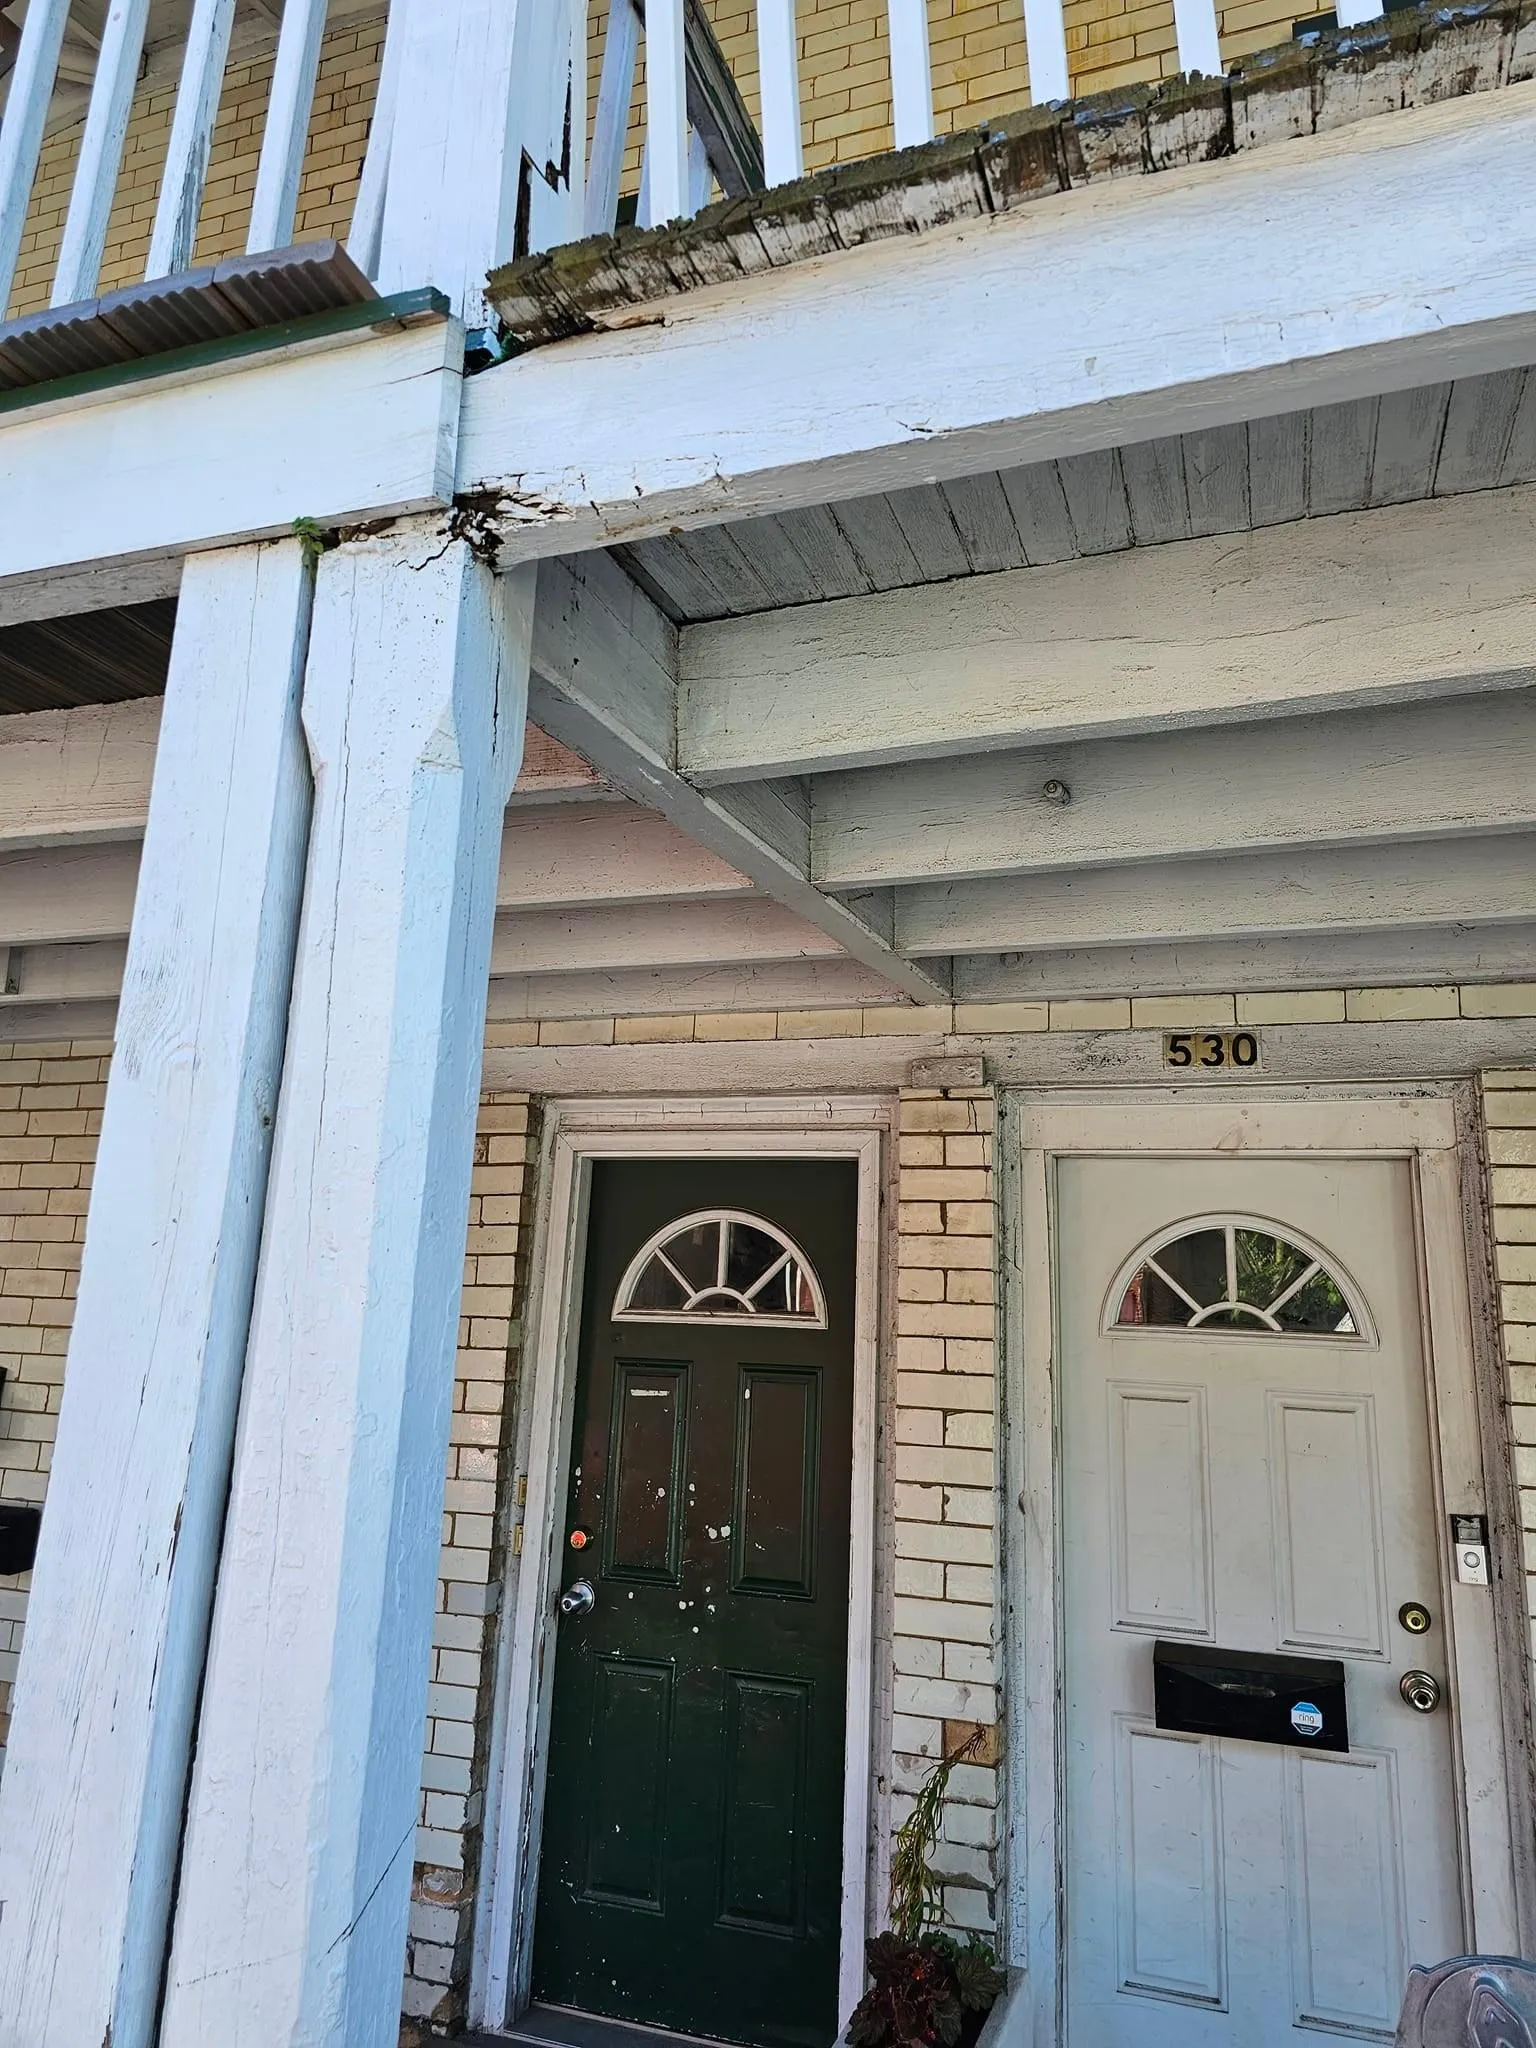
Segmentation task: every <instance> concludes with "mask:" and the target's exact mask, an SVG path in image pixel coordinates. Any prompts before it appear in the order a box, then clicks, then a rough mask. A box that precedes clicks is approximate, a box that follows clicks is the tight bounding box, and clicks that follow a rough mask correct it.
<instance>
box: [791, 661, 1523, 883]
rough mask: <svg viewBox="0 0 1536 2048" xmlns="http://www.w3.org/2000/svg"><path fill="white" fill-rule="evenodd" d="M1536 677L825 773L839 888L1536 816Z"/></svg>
mask: <svg viewBox="0 0 1536 2048" xmlns="http://www.w3.org/2000/svg"><path fill="white" fill-rule="evenodd" d="M1533 758H1536V691H1533V690H1529V689H1526V690H1499V691H1490V692H1486V693H1484V694H1482V695H1479V696H1472V697H1465V698H1461V699H1458V700H1454V701H1447V702H1442V703H1438V704H1409V705H1403V706H1399V707H1398V708H1396V709H1392V710H1386V709H1382V710H1377V711H1341V712H1336V713H1333V714H1331V715H1330V716H1328V717H1312V718H1278V719H1271V720H1268V721H1267V722H1265V723H1263V724H1253V725H1237V726H1208V727H1202V728H1196V729H1194V730H1191V731H1187V732H1159V733H1143V734H1137V735H1135V736H1134V737H1132V738H1128V739H1111V740H1089V741H1083V742H1080V743H1077V744H1073V745H1065V746H1059V747H1045V748H1036V749H1031V750H1029V751H1027V752H1019V753H1008V754H975V755H969V756H965V757H962V758H959V759H951V760H939V761H924V762H921V763H912V764H910V765H907V766H903V767H898V768H874V769H864V770H861V771H859V772H857V773H853V774H839V775H826V776H818V777H817V778H816V779H815V781H814V783H813V785H812V789H813V802H812V815H813V825H812V849H813V852H812V868H811V872H812V874H813V876H814V878H815V880H816V882H817V884H818V886H820V887H821V888H823V889H831V890H845V889H879V888H889V887H892V886H897V885H906V884H913V883H920V882H942V881H958V880H960V879H962V878H971V877H976V876H982V875H1006V874H1032V873H1047V872H1051V871H1059V870H1061V869H1067V868H1081V867H1097V866H1106V865H1112V864H1114V863H1117V862H1122V861H1158V860H1179V859H1193V858H1197V857H1202V856H1205V855H1209V854H1217V853H1238V852H1245V851H1248V852H1257V851H1259V850H1261V849H1265V848H1274V849H1281V848H1292V849H1296V848H1302V847H1319V846H1347V845H1350V844H1353V843H1362V842H1366V841H1371V840H1376V841H1393V840H1405V839H1427V838H1432V837H1438V836H1441V835H1448V836H1454V835H1458V834H1463V833H1471V832H1511V831H1522V830H1524V831H1528V830H1531V829H1532V828H1533V827H1536V776H1533V775H1532V774H1531V770H1530V763H1531V761H1532V759H1533Z"/></svg>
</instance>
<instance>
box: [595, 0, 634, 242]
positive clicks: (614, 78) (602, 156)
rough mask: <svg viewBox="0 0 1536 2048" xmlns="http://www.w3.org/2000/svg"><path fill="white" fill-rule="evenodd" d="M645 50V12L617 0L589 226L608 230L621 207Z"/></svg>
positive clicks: (601, 85)
mask: <svg viewBox="0 0 1536 2048" xmlns="http://www.w3.org/2000/svg"><path fill="white" fill-rule="evenodd" d="M639 54H640V17H639V15H638V14H636V12H635V10H634V7H633V5H632V4H631V0H613V5H612V7H610V9H609V10H608V27H607V29H606V30H605V32H604V35H603V71H602V76H601V78H600V79H599V80H598V86H597V114H596V118H595V119H594V121H593V123H592V157H591V161H590V163H589V164H588V166H587V200H586V229H587V233H588V234H589V235H607V234H611V233H612V232H613V224H614V221H615V219H616V218H617V216H618V211H619V179H620V178H621V176H622V175H623V171H624V148H625V144H626V142H627V140H628V137H629V110H630V107H631V105H632V104H633V101H634V97H635V59H636V58H637V57H638V55H639Z"/></svg>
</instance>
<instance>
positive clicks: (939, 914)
mask: <svg viewBox="0 0 1536 2048" xmlns="http://www.w3.org/2000/svg"><path fill="white" fill-rule="evenodd" d="M1533 916H1536V838H1532V837H1530V836H1529V835H1528V834H1525V833H1519V832H1491V833H1485V834H1483V835H1482V836H1480V837H1478V838H1476V839H1427V840H1422V841H1420V842H1418V843H1417V844H1414V845H1409V846H1401V845H1391V846H1379V845H1378V846H1349V847H1322V848H1315V849H1314V848H1308V849H1306V850H1304V851H1297V852H1286V853H1254V854H1239V855H1236V856H1233V855H1228V856H1226V857H1225V858H1223V859H1220V860H1194V861H1154V862H1140V861H1129V862H1125V863H1122V864H1121V865H1119V866H1117V867H1106V868H1082V869H1078V870H1075V871H1071V872H1066V873H1062V872H1056V873H1052V874H1040V875H1005V876H994V877H992V878H991V879H990V880H988V881H978V882H942V883H932V882H930V883H927V884H925V885H924V886H923V887H922V888H918V889H909V890H903V891H901V892H899V893H898V895H897V898H896V942H897V944H898V945H899V946H900V947H901V949H902V951H903V952H908V953H916V954H925V953H938V954H953V953H1009V952H1025V953H1027V952H1035V951H1039V950H1042V949H1047V948H1063V947H1065V948H1071V947H1088V946H1130V945H1146V944H1151V943H1153V942H1155V941H1158V940H1188V939H1218V938H1222V937H1226V936H1229V935H1230V936H1232V937H1253V936H1258V935H1261V934H1264V933H1274V934H1277V935H1283V934H1285V933H1295V934H1302V933H1310V932H1329V931H1337V932H1345V931H1354V932H1366V931H1374V930H1389V931H1404V930H1411V929H1413V928H1414V927H1421V926H1426V925H1447V924H1454V923H1464V924H1469V925H1479V926H1481V925H1489V924H1516V923H1520V922H1522V921H1527V920H1529V919H1530V918H1531V917H1533Z"/></svg>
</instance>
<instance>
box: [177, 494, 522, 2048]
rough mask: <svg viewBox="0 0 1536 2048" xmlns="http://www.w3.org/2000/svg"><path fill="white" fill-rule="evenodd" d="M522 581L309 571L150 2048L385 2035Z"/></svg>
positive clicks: (400, 535) (360, 567)
mask: <svg viewBox="0 0 1536 2048" xmlns="http://www.w3.org/2000/svg"><path fill="white" fill-rule="evenodd" d="M533 574H534V572H533V571H532V570H523V571H519V572H518V573H517V574H516V575H515V576H514V577H511V578H507V579H505V580H503V581H501V582H499V583H498V581H497V580H496V578H495V577H494V576H493V575H492V573H491V571H490V569H489V568H488V567H486V566H485V564H484V563H483V561H482V560H480V559H479V558H478V557H477V555H476V553H475V552H474V551H473V550H472V548H471V547H470V546H469V545H468V544H467V543H466V542H465V541H464V540H462V539H458V538H453V537H450V536H449V535H447V534H445V533H444V532H443V531H442V530H440V529H437V530H429V529H427V528H425V527H421V526H418V527H416V528H414V529H407V530H402V531H399V532H397V533H395V534H391V535H388V536H384V537H380V538H375V539H370V540H367V541H362V542H356V543H353V544H350V545H347V546H344V547H342V548H340V549H339V550H337V551H336V552H334V553H332V554H329V555H327V556H325V557H324V559H323V560H322V562H321V564H320V569H319V573H318V578H317V587H316V598H315V620H314V630H313V636H312V641H311V652H310V660H309V668H308V673H307V677H306V681H305V688H304V725H305V731H306V733H307V735H308V739H309V744H310V751H311V756H312V761H313V767H314V776H315V809H314V822H313V829H312V836H311V856H310V868H309V878H308V884H307V888H306V895H305V904H304V914H303V921H302V926H301V931H300V941H299V955H298V964H297V969H296V972H295V981H294V999H293V1010H292V1018H291V1022H290V1027H289V1041H288V1057H287V1062H286V1066H285V1069H284V1079H283V1090H282V1096H281V1101H280V1104H279V1109H278V1122H277V1134H276V1142H275V1147H274V1153H273V1163H272V1176H271V1190H270V1196H269V1200H268V1207H267V1219H266V1229H265V1236H264V1240H263V1246H262V1256H261V1269H260V1273H259V1276H258V1280H257V1289H256V1301H255V1308H254V1312H253V1316H252V1326H251V1343H250V1351H249V1355H248V1359H247V1367H246V1394H245V1403H244V1407H243V1410H242V1414H241V1426H240V1440H239V1445H238V1448H237V1451H236V1458H235V1469H234V1476H233V1483H232V1489H231V1497H230V1510H229V1519H228V1527H227V1533H226V1538H225V1554H224V1561H223V1566H222V1571H221V1575H220V1582H219V1593H218V1601H217V1606H216V1609H215V1615H214V1625H213V1636H212V1643H211V1647H210V1651H209V1662H208V1676H207V1684H206V1691H205V1697H204V1705H203V1716H202V1722H201V1726H200V1730H199V1734H198V1745H197V1761H196V1768H195V1771H194V1776H193V1784H192V1792H191V1798H190V1802H189V1808H188V1817H187V1827H186V1839H185V1847H184V1857H183V1867H182V1875H181V1884H180V1889H179V1894H178V1897H179V1906H178V1912H177V1921H176V1927H175V1933H174V1939H173V1945H172V1953H171V1963H170V1971H169V1975H168V1980H167V1986H166V1998H165V2009H164V2016H163V2020H162V2027H161V2035H160V2042H161V2048H206V2044H207V2043H208V2042H210V2041H214V2040H217V2041H218V2042H219V2043H220V2044H221V2048H256V2044H258V2043H259V2044H261V2048H271V2044H272V2043H274V2042H278V2041H282V2042H293V2043H298V2042H303V2043H304V2044H305V2048H382V2044H384V2043H392V2042H393V2041H394V2039H395V2037H396V2032H397V2028H398V2023H399V2010H400V1984H401V1976H402V1970H403V1963H404V1951H405V1936H406V1921H407V1915H408V1910H409V1897H410V1883H411V1870H412V1863H413V1856H412V1848H413V1841H414V1835H415V1824H416V1807H417V1786H418V1779H419V1773H420V1763H421V1740H422V1726H423V1721H424V1717H425V1711H426V1689H427V1673H428V1656H429V1646H430V1633H431V1624H432V1583H433V1577H434V1574H435V1572H436V1569H437V1556H438V1542H439V1518H440V1513H441V1507H442V1490H443V1467H444V1460H445V1456H446V1447H447V1441H448V1424H449V1407H450V1400H451V1389H452V1381H453V1358H454V1348H455V1340H456V1335H457V1317H458V1297H459V1286H460V1280H461V1274H462V1261H463V1256H464V1219H465V1216H466V1215H467V1213H468V1199H469V1179H470V1166H471V1157H472V1148H473V1138H474V1127H475V1112H476V1104H477V1101H478V1096H479V1085H480V1057H481V1041H482V1038H483V1034H484V1022H485V1007H486V992H487V980H488V974H489V962H490V945H491V929H492V923H493V918H494V908H495V890H496V875H497V865H498V855H499V849H500V844H501V828H502V816H503V812H504V810H505V807H506V803H507V799H508V796H509V794H510V791H511V787H512V783H513V780H514V777H515V775H516V772H517V767H518V762H519V759H520V756H521V750H522V732H523V721H524V713H525V706H526V686H527V674H528V650H529V642H530V635H531V627H532V599H533Z"/></svg>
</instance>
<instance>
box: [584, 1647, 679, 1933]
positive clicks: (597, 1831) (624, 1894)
mask: <svg viewBox="0 0 1536 2048" xmlns="http://www.w3.org/2000/svg"><path fill="white" fill-rule="evenodd" d="M589 1754H590V1756H591V1758H592V1817H591V1824H590V1826H589V1828H588V1831H587V1881H586V1886H585V1892H586V1896H587V1898H589V1899H592V1900H604V1901H606V1902H608V1903H610V1904H613V1905H625V1906H630V1907H636V1906H640V1907H645V1908H647V1909H648V1910H650V1911H651V1912H654V1913H659V1912H661V1911H662V1909H663V1906H664V1904H665V1901H664V1899H663V1896H662V1864H663V1852H664V1850H665V1847H666V1813H667V1803H668V1802H667V1791H668V1787H667V1778H668V1765H669V1764H670V1763H671V1760H672V1669H671V1666H670V1665H667V1664H639V1663H636V1662H635V1661H633V1660H632V1659H621V1658H614V1659H613V1660H611V1661H610V1662H608V1663H604V1664H599V1665H598V1667H597V1669H596V1671H595V1672H594V1673H593V1683H592V1739H591V1742H590V1744H589Z"/></svg>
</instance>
